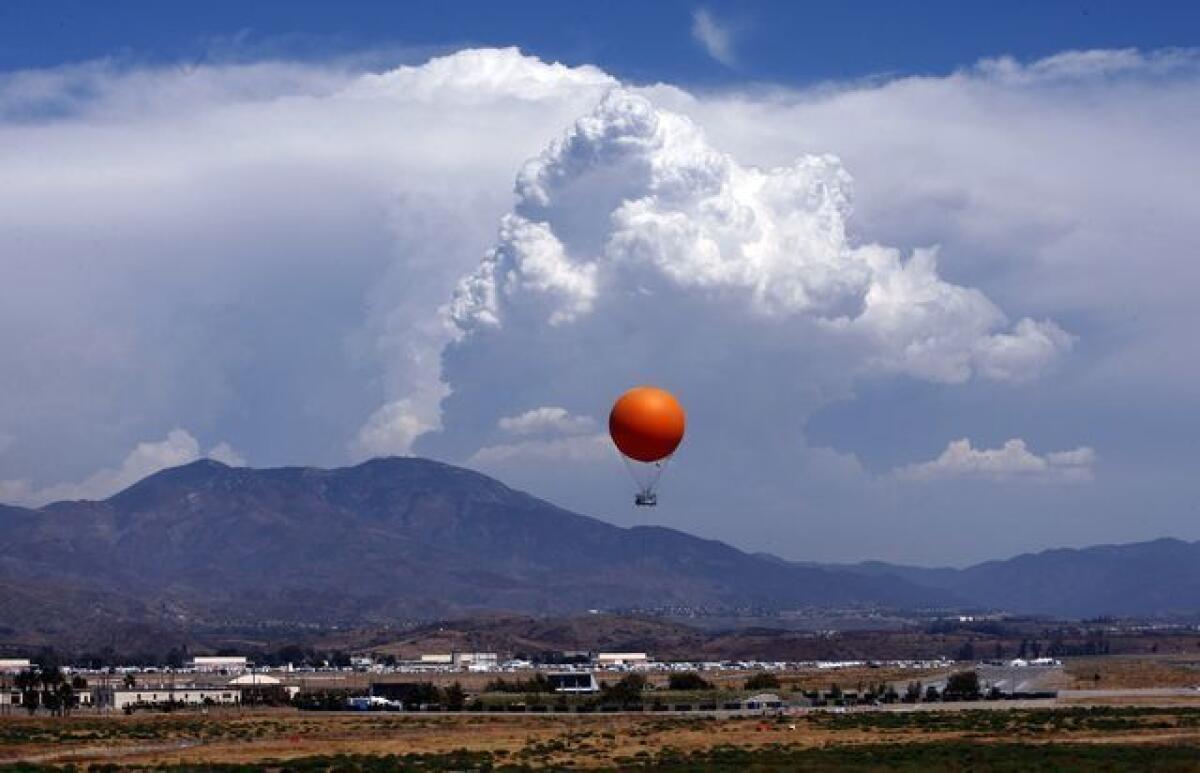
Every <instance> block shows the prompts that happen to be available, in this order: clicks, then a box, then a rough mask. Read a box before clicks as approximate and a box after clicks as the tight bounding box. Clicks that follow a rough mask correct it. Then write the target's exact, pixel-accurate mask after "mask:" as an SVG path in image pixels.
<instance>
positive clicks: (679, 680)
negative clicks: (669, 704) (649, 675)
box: [667, 671, 713, 690]
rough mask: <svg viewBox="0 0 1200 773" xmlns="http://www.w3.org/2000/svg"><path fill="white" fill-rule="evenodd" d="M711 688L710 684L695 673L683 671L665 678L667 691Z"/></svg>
mask: <svg viewBox="0 0 1200 773" xmlns="http://www.w3.org/2000/svg"><path fill="white" fill-rule="evenodd" d="M712 687H713V686H712V682H709V681H708V680H706V679H705V678H704V677H702V676H700V675H699V674H697V673H696V672H695V671H685V672H684V673H681V674H671V675H670V676H668V677H667V689H669V690H711V689H712Z"/></svg>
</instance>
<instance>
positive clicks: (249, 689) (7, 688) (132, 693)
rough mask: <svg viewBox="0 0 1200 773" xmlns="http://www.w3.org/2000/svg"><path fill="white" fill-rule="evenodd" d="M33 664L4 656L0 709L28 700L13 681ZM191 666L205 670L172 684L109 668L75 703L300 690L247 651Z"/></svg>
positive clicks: (245, 697)
mask: <svg viewBox="0 0 1200 773" xmlns="http://www.w3.org/2000/svg"><path fill="white" fill-rule="evenodd" d="M31 668H33V664H32V663H31V662H30V661H29V660H28V659H21V658H7V659H0V675H2V676H3V677H5V678H4V686H3V688H2V689H0V711H11V710H13V709H15V708H18V707H20V706H21V705H22V694H21V691H20V690H18V689H16V688H15V687H14V686H13V677H14V676H15V675H16V674H19V673H21V672H22V671H28V670H30V669H31ZM187 670H188V671H190V672H192V673H195V674H197V675H200V679H198V680H196V681H194V682H190V683H180V682H174V681H172V682H171V683H169V684H168V683H165V682H164V683H161V684H157V685H150V684H145V683H143V684H141V685H139V684H137V680H136V679H128V680H127V679H126V678H125V677H126V675H127V674H129V673H130V672H131V671H132V669H122V670H120V671H118V672H117V673H115V674H103V675H101V676H100V677H99V679H98V680H97V679H96V678H95V677H93V679H92V681H91V682H89V685H88V687H87V689H82V690H76V691H75V693H74V694H73V696H72V699H73V701H74V703H75V706H74V707H75V708H84V707H91V706H95V707H97V708H100V709H109V710H115V711H121V710H125V709H129V708H133V707H139V706H150V705H153V706H158V705H164V704H168V705H178V706H237V705H241V704H242V703H250V702H253V703H259V702H267V701H269V700H280V701H286V700H290V699H291V698H292V697H294V696H295V695H296V693H297V692H299V690H300V688H299V687H296V686H294V685H285V684H284V683H283V682H282V681H281V680H279V679H277V678H275V677H273V676H270V675H269V674H264V673H252V672H251V671H250V665H249V663H248V662H247V660H246V658H245V657H197V658H195V659H193V661H192V662H190V663H189V664H188V667H187ZM228 677H232V678H228ZM97 681H98V683H96V682H97Z"/></svg>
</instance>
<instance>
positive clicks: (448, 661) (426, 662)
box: [421, 655, 454, 666]
mask: <svg viewBox="0 0 1200 773" xmlns="http://www.w3.org/2000/svg"><path fill="white" fill-rule="evenodd" d="M421 665H423V666H452V665H454V656H453V655H422V656H421Z"/></svg>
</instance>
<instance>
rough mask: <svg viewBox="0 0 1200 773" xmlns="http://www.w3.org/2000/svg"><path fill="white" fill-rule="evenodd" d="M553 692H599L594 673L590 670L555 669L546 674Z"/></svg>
mask: <svg viewBox="0 0 1200 773" xmlns="http://www.w3.org/2000/svg"><path fill="white" fill-rule="evenodd" d="M546 679H547V681H549V682H550V685H551V686H552V687H553V688H554V692H563V693H593V692H600V685H599V683H597V682H596V675H595V674H593V673H591V672H590V671H557V672H553V673H549V674H546Z"/></svg>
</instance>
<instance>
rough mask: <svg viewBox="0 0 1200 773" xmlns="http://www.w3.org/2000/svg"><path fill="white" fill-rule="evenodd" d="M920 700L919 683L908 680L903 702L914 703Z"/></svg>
mask: <svg viewBox="0 0 1200 773" xmlns="http://www.w3.org/2000/svg"><path fill="white" fill-rule="evenodd" d="M919 700H921V683H920V682H909V683H908V687H907V688H906V689H905V690H904V702H905V703H916V702H917V701H919Z"/></svg>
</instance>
